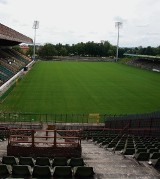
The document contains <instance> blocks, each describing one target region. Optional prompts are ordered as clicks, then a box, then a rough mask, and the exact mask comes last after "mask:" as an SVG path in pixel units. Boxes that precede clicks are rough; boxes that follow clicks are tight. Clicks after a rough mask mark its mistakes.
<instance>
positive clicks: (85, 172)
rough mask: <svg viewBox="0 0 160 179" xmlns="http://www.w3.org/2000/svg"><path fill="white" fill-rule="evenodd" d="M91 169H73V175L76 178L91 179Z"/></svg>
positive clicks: (79, 167)
mask: <svg viewBox="0 0 160 179" xmlns="http://www.w3.org/2000/svg"><path fill="white" fill-rule="evenodd" d="M94 174H95V173H94V171H93V167H84V166H78V167H74V168H73V175H74V176H75V177H77V178H86V177H93V175H94Z"/></svg>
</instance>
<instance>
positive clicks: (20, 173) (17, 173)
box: [12, 165, 32, 177]
mask: <svg viewBox="0 0 160 179" xmlns="http://www.w3.org/2000/svg"><path fill="white" fill-rule="evenodd" d="M31 175H32V170H31V166H29V165H13V168H12V176H13V177H27V176H31Z"/></svg>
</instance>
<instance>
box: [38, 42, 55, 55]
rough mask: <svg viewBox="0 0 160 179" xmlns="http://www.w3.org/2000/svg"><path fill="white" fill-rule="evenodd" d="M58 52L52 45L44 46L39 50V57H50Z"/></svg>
mask: <svg viewBox="0 0 160 179" xmlns="http://www.w3.org/2000/svg"><path fill="white" fill-rule="evenodd" d="M57 54H58V52H57V50H56V49H55V47H54V45H53V44H49V43H48V44H45V45H44V46H42V47H41V48H40V49H39V56H41V57H51V56H55V55H57Z"/></svg>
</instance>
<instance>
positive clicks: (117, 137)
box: [83, 131, 160, 167]
mask: <svg viewBox="0 0 160 179" xmlns="http://www.w3.org/2000/svg"><path fill="white" fill-rule="evenodd" d="M83 138H84V139H87V140H88V139H91V140H92V141H93V142H94V143H95V144H98V145H99V146H101V147H104V148H105V149H111V150H112V151H114V152H116V151H120V152H121V153H122V154H124V155H132V156H133V157H134V158H135V159H136V160H138V161H149V163H151V164H153V166H154V167H160V139H159V138H156V137H148V136H145V137H142V136H136V135H127V134H123V135H122V134H116V133H112V132H111V131H86V132H85V133H84V134H83Z"/></svg>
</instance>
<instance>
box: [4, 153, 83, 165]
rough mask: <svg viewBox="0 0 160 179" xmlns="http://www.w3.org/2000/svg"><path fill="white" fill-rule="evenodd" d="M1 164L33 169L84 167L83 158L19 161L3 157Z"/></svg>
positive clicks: (25, 158) (28, 159)
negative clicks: (26, 166)
mask: <svg viewBox="0 0 160 179" xmlns="http://www.w3.org/2000/svg"><path fill="white" fill-rule="evenodd" d="M1 163H2V164H6V165H11V166H13V165H29V166H31V167H34V166H35V165H38V166H49V167H55V166H71V167H75V166H84V165H85V163H84V161H83V158H74V157H72V158H70V159H67V158H66V157H55V158H54V159H53V160H52V159H49V158H48V157H37V158H36V160H34V159H33V158H32V157H20V158H19V159H18V158H16V157H14V156H3V157H2V161H1Z"/></svg>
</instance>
